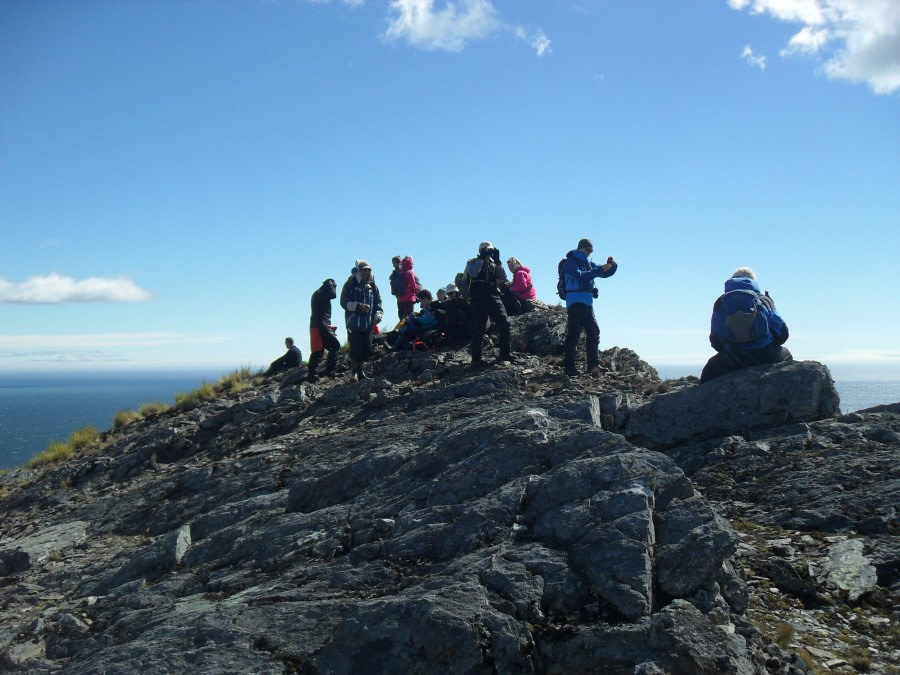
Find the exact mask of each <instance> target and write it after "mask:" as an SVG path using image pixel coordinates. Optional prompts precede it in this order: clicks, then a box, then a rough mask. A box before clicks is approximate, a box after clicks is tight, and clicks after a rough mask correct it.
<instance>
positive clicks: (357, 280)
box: [340, 260, 383, 380]
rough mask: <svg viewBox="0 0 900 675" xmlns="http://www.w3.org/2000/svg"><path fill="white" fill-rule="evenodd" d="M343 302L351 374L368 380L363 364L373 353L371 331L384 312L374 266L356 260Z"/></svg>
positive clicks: (345, 285) (346, 285)
mask: <svg viewBox="0 0 900 675" xmlns="http://www.w3.org/2000/svg"><path fill="white" fill-rule="evenodd" d="M340 302H341V307H342V308H343V309H344V319H345V321H346V324H347V342H348V343H349V344H350V365H351V377H353V379H355V380H366V379H368V377H367V376H366V374H365V373H364V372H363V363H364V362H365V361H366V359H368V358H369V357H370V356H371V355H372V331H373V330H375V326H377V325H378V324H379V323H380V322H381V317H382V316H383V311H382V309H381V293H379V291H378V286H376V285H375V279H374V278H373V277H372V266H371V265H369V263H368V262H366V261H365V260H357V261H356V272H354V273H353V274H352V275H350V278H349V279H347V282H346V283H345V284H344V288H343V289H342V290H341V300H340Z"/></svg>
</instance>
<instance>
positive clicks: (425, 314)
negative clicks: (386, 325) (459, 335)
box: [394, 288, 437, 352]
mask: <svg viewBox="0 0 900 675" xmlns="http://www.w3.org/2000/svg"><path fill="white" fill-rule="evenodd" d="M416 297H417V298H418V300H419V305H420V307H421V309H420V310H419V311H418V312H415V313H414V314H410V315H409V316H408V317H406V325H404V326H403V328H402V329H401V330H400V332H399V333H398V334H397V339H396V341H395V342H394V350H395V351H398V352H399V351H402V350H404V349H411V348H412V344H413V343H414V342H415V340H416V339H417V338H421V337H422V336H423V335H424V334H425V333H426V332H428V331H429V330H431V329H432V328H434V327H435V325H436V324H437V318H436V317H435V315H434V312H433V311H432V308H431V301H432V297H431V291H429V290H428V289H427V288H423V289H422V290H421V291H419V293H418V295H417V296H416Z"/></svg>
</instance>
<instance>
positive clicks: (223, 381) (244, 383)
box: [214, 366, 262, 393]
mask: <svg viewBox="0 0 900 675" xmlns="http://www.w3.org/2000/svg"><path fill="white" fill-rule="evenodd" d="M260 377H262V371H260V370H259V369H254V368H251V367H250V366H241V367H240V368H237V369H236V370H232V371H231V372H230V373H226V374H225V375H222V377H220V378H219V380H218V382H216V384H215V385H214V386H215V389H216V391H217V392H233V393H237V392H240V391H244V390H245V389H249V388H250V387H252V386H253V384H254V383H255V382H256V381H257V380H258V378H260Z"/></svg>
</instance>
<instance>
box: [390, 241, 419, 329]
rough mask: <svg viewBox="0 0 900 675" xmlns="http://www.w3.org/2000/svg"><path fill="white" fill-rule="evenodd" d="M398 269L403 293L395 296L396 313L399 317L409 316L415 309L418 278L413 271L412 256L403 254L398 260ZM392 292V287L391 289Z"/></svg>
mask: <svg viewBox="0 0 900 675" xmlns="http://www.w3.org/2000/svg"><path fill="white" fill-rule="evenodd" d="M400 271H401V272H402V273H403V293H401V294H400V295H398V296H397V313H398V314H399V315H400V318H401V319H403V318H404V317H407V316H409V315H410V314H412V313H413V311H415V309H416V300H417V296H416V294H417V293H418V292H419V279H418V278H417V277H416V273H415V272H413V259H412V256H410V255H408V256H405V257H404V258H403V259H402V260H401V261H400ZM391 292H393V289H391Z"/></svg>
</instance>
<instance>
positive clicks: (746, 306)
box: [700, 267, 794, 384]
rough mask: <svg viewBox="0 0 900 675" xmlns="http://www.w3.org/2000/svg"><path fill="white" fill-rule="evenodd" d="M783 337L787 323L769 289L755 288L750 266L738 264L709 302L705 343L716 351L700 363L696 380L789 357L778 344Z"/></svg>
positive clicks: (784, 349)
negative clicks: (710, 310) (700, 366)
mask: <svg viewBox="0 0 900 675" xmlns="http://www.w3.org/2000/svg"><path fill="white" fill-rule="evenodd" d="M787 339H788V327H787V324H786V323H785V322H784V319H782V318H781V316H780V315H779V314H778V312H777V311H775V301H774V300H772V298H771V297H770V296H769V292H768V291H766V292H765V293H762V292H761V291H760V290H759V284H757V283H756V273H755V272H754V271H753V270H752V269H750V268H749V267H738V268H737V269H736V270H735V271H734V272H732V274H731V278H730V279H728V280H726V281H725V292H724V293H723V294H722V295H720V296H719V297H718V298H717V299H716V302H715V304H713V312H712V318H711V319H710V330H709V344H710V345H712V348H713V349H715V350H716V354H715V355H714V356H712V357H711V358H710V359H709V361H707V362H706V365H705V366H704V367H703V372H701V373H700V383H701V384H703V383H705V382H709V381H710V380H712V379H714V378H716V377H719V376H720V375H724V374H725V373H728V372H730V371H732V370H737V369H739V368H747V367H749V366H757V365H761V364H764V363H778V362H779V361H791V360H793V358H794V357H793V355H792V354H791V352H790V351H788V350H787V349H786V348H784V347H782V345H783V344H784V343H785V342H786V341H787Z"/></svg>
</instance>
